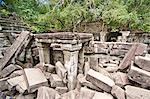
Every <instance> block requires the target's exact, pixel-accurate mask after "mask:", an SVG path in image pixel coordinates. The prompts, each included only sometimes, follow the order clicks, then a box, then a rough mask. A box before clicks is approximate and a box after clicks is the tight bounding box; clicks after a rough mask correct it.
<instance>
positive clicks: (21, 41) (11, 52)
mask: <svg viewBox="0 0 150 99" xmlns="http://www.w3.org/2000/svg"><path fill="white" fill-rule="evenodd" d="M30 40H31V39H30V33H29V32H27V31H23V32H22V33H21V34H20V35H19V37H18V38H17V39H16V40H15V42H14V43H13V44H12V45H11V47H9V49H8V50H7V51H6V54H5V55H4V57H3V58H2V59H1V60H0V66H1V67H0V71H1V70H2V69H3V68H4V67H5V66H6V65H7V64H8V62H10V60H11V59H12V58H13V57H14V56H16V55H17V54H18V53H19V52H20V51H21V50H22V47H23V46H24V48H25V47H26V46H27V45H28V44H29V42H30Z"/></svg>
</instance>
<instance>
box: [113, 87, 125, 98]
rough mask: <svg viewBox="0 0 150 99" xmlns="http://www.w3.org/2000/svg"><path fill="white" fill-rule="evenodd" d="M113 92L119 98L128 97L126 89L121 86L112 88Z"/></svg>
mask: <svg viewBox="0 0 150 99" xmlns="http://www.w3.org/2000/svg"><path fill="white" fill-rule="evenodd" d="M111 94H112V95H113V96H114V97H116V98H117V99H126V98H125V91H124V90H123V89H122V88H120V87H119V86H116V85H115V86H113V87H112V90H111Z"/></svg>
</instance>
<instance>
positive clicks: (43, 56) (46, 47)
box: [38, 43, 50, 64]
mask: <svg viewBox="0 0 150 99" xmlns="http://www.w3.org/2000/svg"><path fill="white" fill-rule="evenodd" d="M38 50H39V59H40V63H42V64H43V63H45V64H50V44H48V43H38Z"/></svg>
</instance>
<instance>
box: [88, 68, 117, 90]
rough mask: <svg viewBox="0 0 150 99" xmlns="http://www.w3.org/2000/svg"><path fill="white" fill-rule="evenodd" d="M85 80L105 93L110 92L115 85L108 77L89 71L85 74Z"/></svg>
mask: <svg viewBox="0 0 150 99" xmlns="http://www.w3.org/2000/svg"><path fill="white" fill-rule="evenodd" d="M86 80H88V81H89V82H91V83H92V84H94V85H95V86H97V87H99V88H101V89H102V90H104V91H106V92H110V91H111V88H112V86H114V85H115V83H114V81H113V80H112V79H110V78H109V77H108V76H105V75H103V74H101V73H99V72H96V71H94V70H92V69H90V70H89V71H88V73H87V76H86Z"/></svg>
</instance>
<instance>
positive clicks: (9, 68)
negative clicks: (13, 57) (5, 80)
mask: <svg viewBox="0 0 150 99" xmlns="http://www.w3.org/2000/svg"><path fill="white" fill-rule="evenodd" d="M19 69H21V67H20V66H18V65H13V64H10V65H9V66H7V67H6V68H4V69H3V70H2V71H1V72H0V76H1V77H7V76H8V75H10V74H11V73H12V72H13V71H15V70H19Z"/></svg>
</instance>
